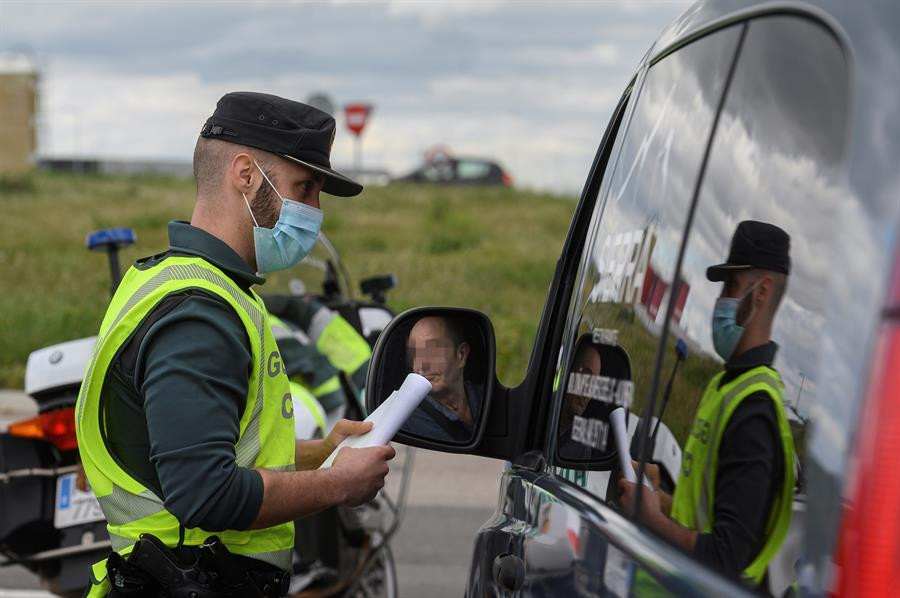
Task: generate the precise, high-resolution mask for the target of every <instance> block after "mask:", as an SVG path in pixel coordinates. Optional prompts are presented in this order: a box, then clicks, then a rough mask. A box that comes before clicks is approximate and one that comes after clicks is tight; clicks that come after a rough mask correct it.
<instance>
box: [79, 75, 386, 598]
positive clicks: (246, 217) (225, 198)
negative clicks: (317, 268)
mask: <svg viewBox="0 0 900 598" xmlns="http://www.w3.org/2000/svg"><path fill="white" fill-rule="evenodd" d="M334 136H335V122H334V119H333V118H331V117H330V116H329V115H328V114H326V113H324V112H321V111H319V110H317V109H315V108H312V107H310V106H307V105H304V104H301V103H299V102H294V101H291V100H286V99H283V98H280V97H276V96H272V95H266V94H260V93H249V92H237V93H229V94H227V95H225V96H224V97H222V98H221V99H220V100H219V102H218V105H217V106H216V110H215V112H214V113H213V115H212V116H211V117H210V118H209V119H208V120H207V122H206V124H205V125H204V126H203V128H202V130H201V133H200V138H199V139H198V141H197V145H196V148H195V150H194V175H195V178H196V181H197V198H196V203H195V206H194V211H193V215H192V217H191V222H190V223H187V222H179V221H175V222H172V223H170V224H169V241H170V246H169V249H168V251H165V252H163V253H160V254H158V255H154V256H151V257H148V258H144V259H141V260H138V262H137V263H136V264H135V265H134V266H133V267H132V268H130V269H129V270H128V272H127V273H126V275H125V276H124V278H123V279H122V282H121V284H120V286H119V288H118V290H117V291H116V294H115V296H114V297H113V299H112V301H111V303H110V306H109V308H108V311H107V313H106V316H105V318H104V319H103V322H102V324H101V327H100V333H99V337H98V341H97V345H96V348H95V350H94V354H93V356H92V359H91V362H90V365H89V367H88V370H87V372H86V375H85V379H84V382H83V385H82V388H81V391H80V393H79V397H78V404H77V413H76V425H77V432H78V441H79V450H80V452H81V458H82V461H83V464H84V468H85V472H86V474H87V477H88V480H89V481H90V485H91V488H92V489H93V491H94V493H95V494H96V495H97V498H98V500H99V501H100V505H101V508H102V509H103V512H104V515H105V516H106V518H107V521H108V529H109V534H110V539H111V542H112V547H113V550H114V551H115V553H117V554H114V555H111V557H110V559H109V562H108V563H107V561H103V562H100V563H97V564H96V565H95V566H94V567H93V569H92V579H91V587H90V591H89V595H91V596H102V595H106V594H107V593H110V592H112V594H116V592H122V593H127V592H129V591H132V590H135V587H126V586H128V584H132V586H135V584H137V585H140V584H148V583H149V584H151V585H152V584H153V583H157V582H159V583H160V584H161V586H162V590H163V594H165V593H166V592H168V593H170V594H171V593H173V592H174V591H175V590H178V588H177V587H175V588H173V587H168V588H167V587H166V584H169V585H170V586H171V584H172V583H174V582H172V579H173V578H171V577H170V578H169V579H167V580H164V582H165V583H163V582H162V581H160V580H159V579H150V580H147V579H145V578H144V576H143V573H146V570H144V569H141V566H140V565H141V563H137V562H132V561H136V560H137V558H131V557H130V556H129V555H131V553H132V552H133V551H134V552H135V553H137V552H138V551H139V550H141V547H142V546H143V547H146V551H144V552H142V553H141V554H148V555H149V554H152V555H157V554H160V550H157V548H158V547H162V549H163V550H162V552H163V553H164V554H165V555H166V558H174V559H175V560H176V561H177V562H178V563H181V564H182V565H184V566H185V567H187V569H186V571H187V573H185V574H184V575H186V576H187V577H185V578H184V579H188V578H189V579H191V580H193V581H192V582H191V583H195V585H197V587H198V588H200V589H201V590H202V589H203V588H206V587H207V586H210V584H212V586H216V584H218V587H216V588H214V589H215V590H216V591H219V590H223V587H222V580H227V581H228V583H227V584H225V585H226V586H228V585H229V584H230V585H231V586H232V587H231V588H228V587H225V588H224V590H223V591H225V592H226V593H225V594H216V595H230V594H227V592H229V591H230V592H232V594H231V595H266V596H269V595H273V596H274V595H279V594H281V593H283V592H284V591H286V587H284V584H283V582H284V581H285V579H286V578H287V574H286V572H287V571H289V569H290V567H291V556H292V551H293V548H294V526H293V523H292V522H293V520H295V519H297V518H299V517H303V516H305V515H308V514H310V513H314V512H316V511H318V510H320V509H323V508H326V507H329V506H333V505H338V504H343V505H348V506H355V505H359V504H361V503H364V502H366V501H368V500H371V499H372V498H373V497H374V496H375V494H376V493H377V492H378V490H379V489H380V488H381V487H382V486H383V485H384V477H385V475H386V474H387V471H388V466H387V463H386V462H387V461H388V460H390V459H391V458H392V457H393V456H394V451H393V449H392V448H390V447H387V446H381V447H374V448H367V449H356V450H354V449H344V450H343V451H341V454H340V455H339V456H338V458H337V460H336V461H335V462H334V465H333V467H331V468H330V469H325V470H318V469H317V468H318V466H319V465H320V464H321V463H322V462H323V460H324V459H325V458H326V457H327V456H328V455H329V454H330V453H331V452H332V450H333V449H334V448H335V447H336V446H337V444H338V443H340V442H341V441H342V440H343V439H344V438H345V437H346V436H348V435H353V434H360V433H363V432H365V431H367V430H368V429H369V427H370V425H369V424H363V423H361V422H349V421H341V422H338V424H337V426H336V427H335V430H334V431H333V432H332V433H331V434H330V435H329V436H328V437H327V438H325V439H324V440H318V441H305V442H298V441H296V440H295V437H294V422H293V412H292V404H291V394H290V390H289V386H288V378H287V376H286V375H285V372H284V367H283V365H282V360H281V356H280V355H279V352H278V347H277V345H276V342H275V339H274V338H273V335H272V332H271V329H270V323H269V319H268V314H267V312H266V309H265V306H264V304H263V302H262V300H261V299H260V297H259V296H258V295H257V294H256V292H255V291H254V290H253V288H252V287H253V286H254V285H260V284H262V283H263V282H264V281H265V278H264V275H265V274H267V273H269V272H274V271H276V270H282V269H285V268H288V267H290V266H292V265H293V264H295V263H297V262H298V261H299V260H300V259H302V258H303V257H304V256H305V255H306V253H307V252H309V250H310V249H311V248H312V246H313V245H314V244H315V242H316V239H317V236H318V232H319V226H320V224H321V222H322V212H321V211H320V210H319V193H320V191H324V192H325V193H329V194H331V195H338V196H353V195H357V194H358V193H359V192H360V191H361V190H362V187H361V186H360V185H359V184H357V183H356V182H354V181H352V180H351V179H349V178H347V177H346V176H344V175H341V174H340V173H338V172H336V171H335V170H333V169H332V168H331V165H330V162H329V156H330V152H331V146H332V143H333V142H334ZM142 534H147V535H148V536H144V539H145V540H146V542H145V543H144V544H142V543H141V542H144V540H141V536H142ZM214 534H215V536H216V537H217V538H218V541H213V540H209V541H208V539H209V538H210V537H211V536H213V535H214ZM139 540H141V541H140V542H139ZM151 541H152V542H151ZM150 544H152V546H151V545H150ZM136 546H138V548H136ZM198 547H199V548H198ZM210 547H213V548H214V549H215V550H213V549H212V548H210ZM211 554H214V555H215V558H212V557H210V558H206V557H208V556H209V555H211ZM198 555H199V556H198ZM222 555H227V558H226V559H225V560H223V558H225V557H223V556H222ZM200 557H203V558H200ZM154 558H155V557H154ZM148 559H149V557H148ZM192 559H193V560H192ZM210 559H211V560H210ZM151 561H152V559H150V560H149V561H147V562H150V564H153V562H151ZM195 561H196V562H201V563H205V562H212V563H213V564H214V565H215V566H214V567H213V569H214V570H213V571H212V572H211V573H210V572H209V571H201V572H199V573H198V572H196V571H195V572H193V573H192V572H191V571H192V570H191V569H190V567H188V565H187V564H190V563H192V562H195ZM142 562H143V561H142ZM173 562H174V561H173ZM108 565H109V566H108ZM113 565H114V566H113ZM179 567H180V565H172V566H171V567H169V568H163V570H164V571H165V572H167V573H166V574H167V575H168V574H169V573H172V571H175V570H178V571H181V569H179ZM216 567H217V569H216ZM151 568H152V567H151ZM145 569H146V568H145ZM157 569H158V567H157ZM108 573H109V574H108ZM151 577H152V576H151ZM183 577H184V576H183ZM132 582H133V583H132ZM204 584H206V585H205V586H204ZM176 585H177V584H176ZM191 587H194V586H191ZM235 588H237V589H235ZM191 592H193V590H191ZM151 593H152V592H151ZM188 593H190V592H188ZM188 593H183V594H181V593H179V595H188ZM154 595H155V594H154ZM191 595H194V594H193V593H191ZM196 595H200V596H202V595H204V594H203V592H202V591H200V592H198V593H197V594H196Z"/></svg>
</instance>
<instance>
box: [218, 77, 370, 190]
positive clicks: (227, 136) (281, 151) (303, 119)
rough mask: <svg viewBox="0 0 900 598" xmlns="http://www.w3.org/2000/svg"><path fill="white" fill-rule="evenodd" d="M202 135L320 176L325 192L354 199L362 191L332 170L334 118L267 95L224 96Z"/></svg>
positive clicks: (316, 110) (350, 180)
mask: <svg viewBox="0 0 900 598" xmlns="http://www.w3.org/2000/svg"><path fill="white" fill-rule="evenodd" d="M200 135H201V136H202V137H207V138H209V139H221V140H222V141H230V142H231V143H239V144H241V145H248V146H250V147H255V148H257V149H261V150H265V151H267V152H271V153H273V154H277V155H279V156H281V157H282V158H285V159H287V160H291V161H293V162H297V163H298V164H302V165H303V166H305V167H307V168H309V169H311V170H314V171H316V172H320V173H322V174H323V175H325V184H324V185H323V187H322V191H324V192H325V193H329V194H331V195H339V196H341V197H352V196H353V195H358V194H359V192H360V191H362V185H360V184H359V183H357V182H356V181H354V180H352V179H350V178H348V177H346V176H344V175H342V174H341V173H339V172H337V171H335V170H332V168H331V161H330V156H331V145H332V144H333V143H334V135H335V123H334V119H333V118H332V117H331V116H330V115H329V114H328V113H326V112H322V111H321V110H319V109H317V108H313V107H312V106H307V105H306V104H301V103H300V102H295V101H293V100H286V99H284V98H280V97H278V96H273V95H270V94H267V93H255V92H251V91H235V92H232V93H227V94H225V95H224V96H222V99H220V100H219V102H218V104H216V111H215V112H214V113H213V115H212V116H210V117H209V118H208V119H207V121H206V124H205V125H203V129H201V130H200Z"/></svg>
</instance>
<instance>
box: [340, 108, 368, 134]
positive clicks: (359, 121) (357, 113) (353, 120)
mask: <svg viewBox="0 0 900 598" xmlns="http://www.w3.org/2000/svg"><path fill="white" fill-rule="evenodd" d="M371 111H372V106H370V105H369V104H347V105H346V106H344V118H345V119H346V120H347V128H348V129H350V130H351V131H352V132H353V134H354V135H356V136H359V135H361V134H362V132H363V129H364V128H365V127H366V120H368V118H369V113H370V112H371Z"/></svg>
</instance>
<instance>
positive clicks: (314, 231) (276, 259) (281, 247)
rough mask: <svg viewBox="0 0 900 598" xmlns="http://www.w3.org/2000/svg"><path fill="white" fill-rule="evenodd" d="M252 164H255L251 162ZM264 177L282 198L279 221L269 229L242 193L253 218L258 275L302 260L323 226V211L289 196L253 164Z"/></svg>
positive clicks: (284, 267) (283, 268) (285, 267)
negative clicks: (281, 191) (263, 224)
mask: <svg viewBox="0 0 900 598" xmlns="http://www.w3.org/2000/svg"><path fill="white" fill-rule="evenodd" d="M254 164H256V163H255V162H254ZM256 167H257V168H258V169H259V171H260V172H261V173H262V175H263V177H264V178H265V179H266V182H267V183H268V184H269V186H270V187H272V189H273V190H274V191H275V194H276V195H278V197H280V198H281V202H282V203H281V212H280V213H279V215H278V221H277V222H276V223H275V225H274V226H273V227H272V228H264V227H261V226H259V223H258V222H257V221H256V217H255V216H254V215H253V210H252V209H250V202H248V201H247V196H246V195H244V194H243V193H242V194H241V195H243V196H244V203H245V204H247V210H248V211H249V212H250V218H252V219H253V245H254V248H255V252H256V271H257V272H258V273H260V274H266V273H269V272H277V271H278V270H285V269H287V268H290V267H291V266H293V265H295V264H296V263H297V262H299V261H300V260H302V259H303V258H304V257H306V255H307V254H308V253H309V252H310V251H311V250H312V248H313V246H314V245H315V244H316V241H317V240H318V238H319V229H320V228H321V226H322V217H323V216H322V210H319V209H317V208H314V207H312V206H308V205H306V204H304V203H300V202H299V201H294V200H293V199H288V198H287V197H284V196H283V195H282V194H281V193H278V189H275V185H273V184H272V181H270V180H269V177H268V176H266V173H265V172H263V169H262V168H260V167H259V164H256Z"/></svg>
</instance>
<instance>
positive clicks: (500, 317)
mask: <svg viewBox="0 0 900 598" xmlns="http://www.w3.org/2000/svg"><path fill="white" fill-rule="evenodd" d="M193 197H194V187H193V183H192V182H191V181H183V180H176V179H168V178H160V177H107V176H95V175H70V174H51V173H40V174H37V175H35V176H34V177H33V178H31V179H29V180H24V181H19V182H16V183H12V182H9V181H6V182H3V183H0V201H2V203H0V205H2V206H3V208H4V217H3V218H2V219H0V264H2V274H3V292H2V293H0V330H2V333H0V335H2V336H0V387H6V388H21V387H22V384H23V377H24V372H25V362H26V359H27V357H28V354H29V353H30V352H31V351H32V350H34V349H36V348H39V347H43V346H46V345H48V344H52V343H56V342H61V341H65V340H71V339H75V338H79V337H82V336H89V335H93V334H96V332H97V329H98V327H99V324H100V319H101V318H102V316H103V313H104V311H105V309H106V303H107V301H108V298H109V294H108V293H109V274H108V269H107V265H106V257H105V256H104V255H102V254H97V253H91V252H88V251H87V250H86V249H85V246H84V240H85V235H86V234H87V233H89V232H91V231H94V230H97V229H101V228H107V227H113V226H125V227H130V228H133V229H135V231H136V232H137V239H138V241H137V244H136V245H135V246H133V247H130V248H128V249H126V250H124V251H123V254H122V258H121V259H122V264H123V267H124V266H125V265H127V264H129V263H130V262H132V261H133V260H134V259H135V258H137V257H141V256H144V255H150V254H153V253H157V252H159V251H162V250H164V249H165V248H166V247H167V236H166V224H167V223H168V222H169V221H170V220H172V219H176V218H179V219H189V218H190V214H191V208H192V205H193ZM322 197H323V200H322V207H323V209H324V211H325V224H324V226H323V229H324V230H325V232H326V233H327V234H328V236H329V238H330V239H331V241H332V242H333V243H334V244H335V246H336V247H337V248H338V251H339V252H340V253H341V256H342V258H343V260H344V262H345V264H346V267H347V269H348V270H349V273H350V276H351V277H352V278H353V279H354V281H358V280H359V279H361V278H364V277H366V276H370V275H375V274H380V273H386V272H394V273H396V274H397V277H398V280H399V285H398V287H397V288H396V289H395V290H393V291H391V293H390V294H389V296H388V301H389V304H390V305H391V307H393V308H394V309H395V310H396V311H401V310H403V309H406V308H409V307H413V306H418V305H458V306H466V307H473V308H476V309H480V310H482V311H484V312H485V313H487V314H488V316H490V318H491V320H492V321H493V323H494V327H495V330H496V334H497V350H498V356H497V370H498V374H499V376H500V379H501V381H503V382H504V383H505V384H515V383H517V382H518V381H519V380H520V379H521V378H522V375H523V373H524V370H525V365H526V363H527V360H528V355H529V352H530V351H531V346H532V343H533V339H534V334H535V331H536V328H537V324H538V320H539V318H540V314H541V309H542V307H543V303H544V300H545V296H546V291H547V287H548V285H549V283H550V279H551V277H552V275H553V268H554V265H555V262H556V260H557V258H558V257H559V253H560V250H561V248H562V243H563V240H564V238H565V234H566V230H567V229H568V225H569V221H570V219H571V217H572V212H573V211H574V208H575V202H574V200H572V199H571V198H559V197H552V196H549V195H542V194H535V193H529V192H522V191H512V190H509V189H503V188H501V189H497V188H465V189H463V188H447V187H422V186H412V185H391V186H388V187H381V188H377V187H373V188H371V189H367V190H366V191H365V192H364V193H363V195H362V196H360V197H359V198H355V199H350V200H344V199H338V198H331V197H328V196H322ZM291 276H292V274H291V271H287V272H286V273H279V274H275V275H272V276H271V277H270V278H269V280H268V281H267V283H266V284H265V285H264V286H263V287H262V289H261V291H262V292H266V291H269V292H272V291H280V290H284V289H285V288H286V286H287V281H288V280H289V279H290V278H291ZM354 284H355V282H354Z"/></svg>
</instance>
